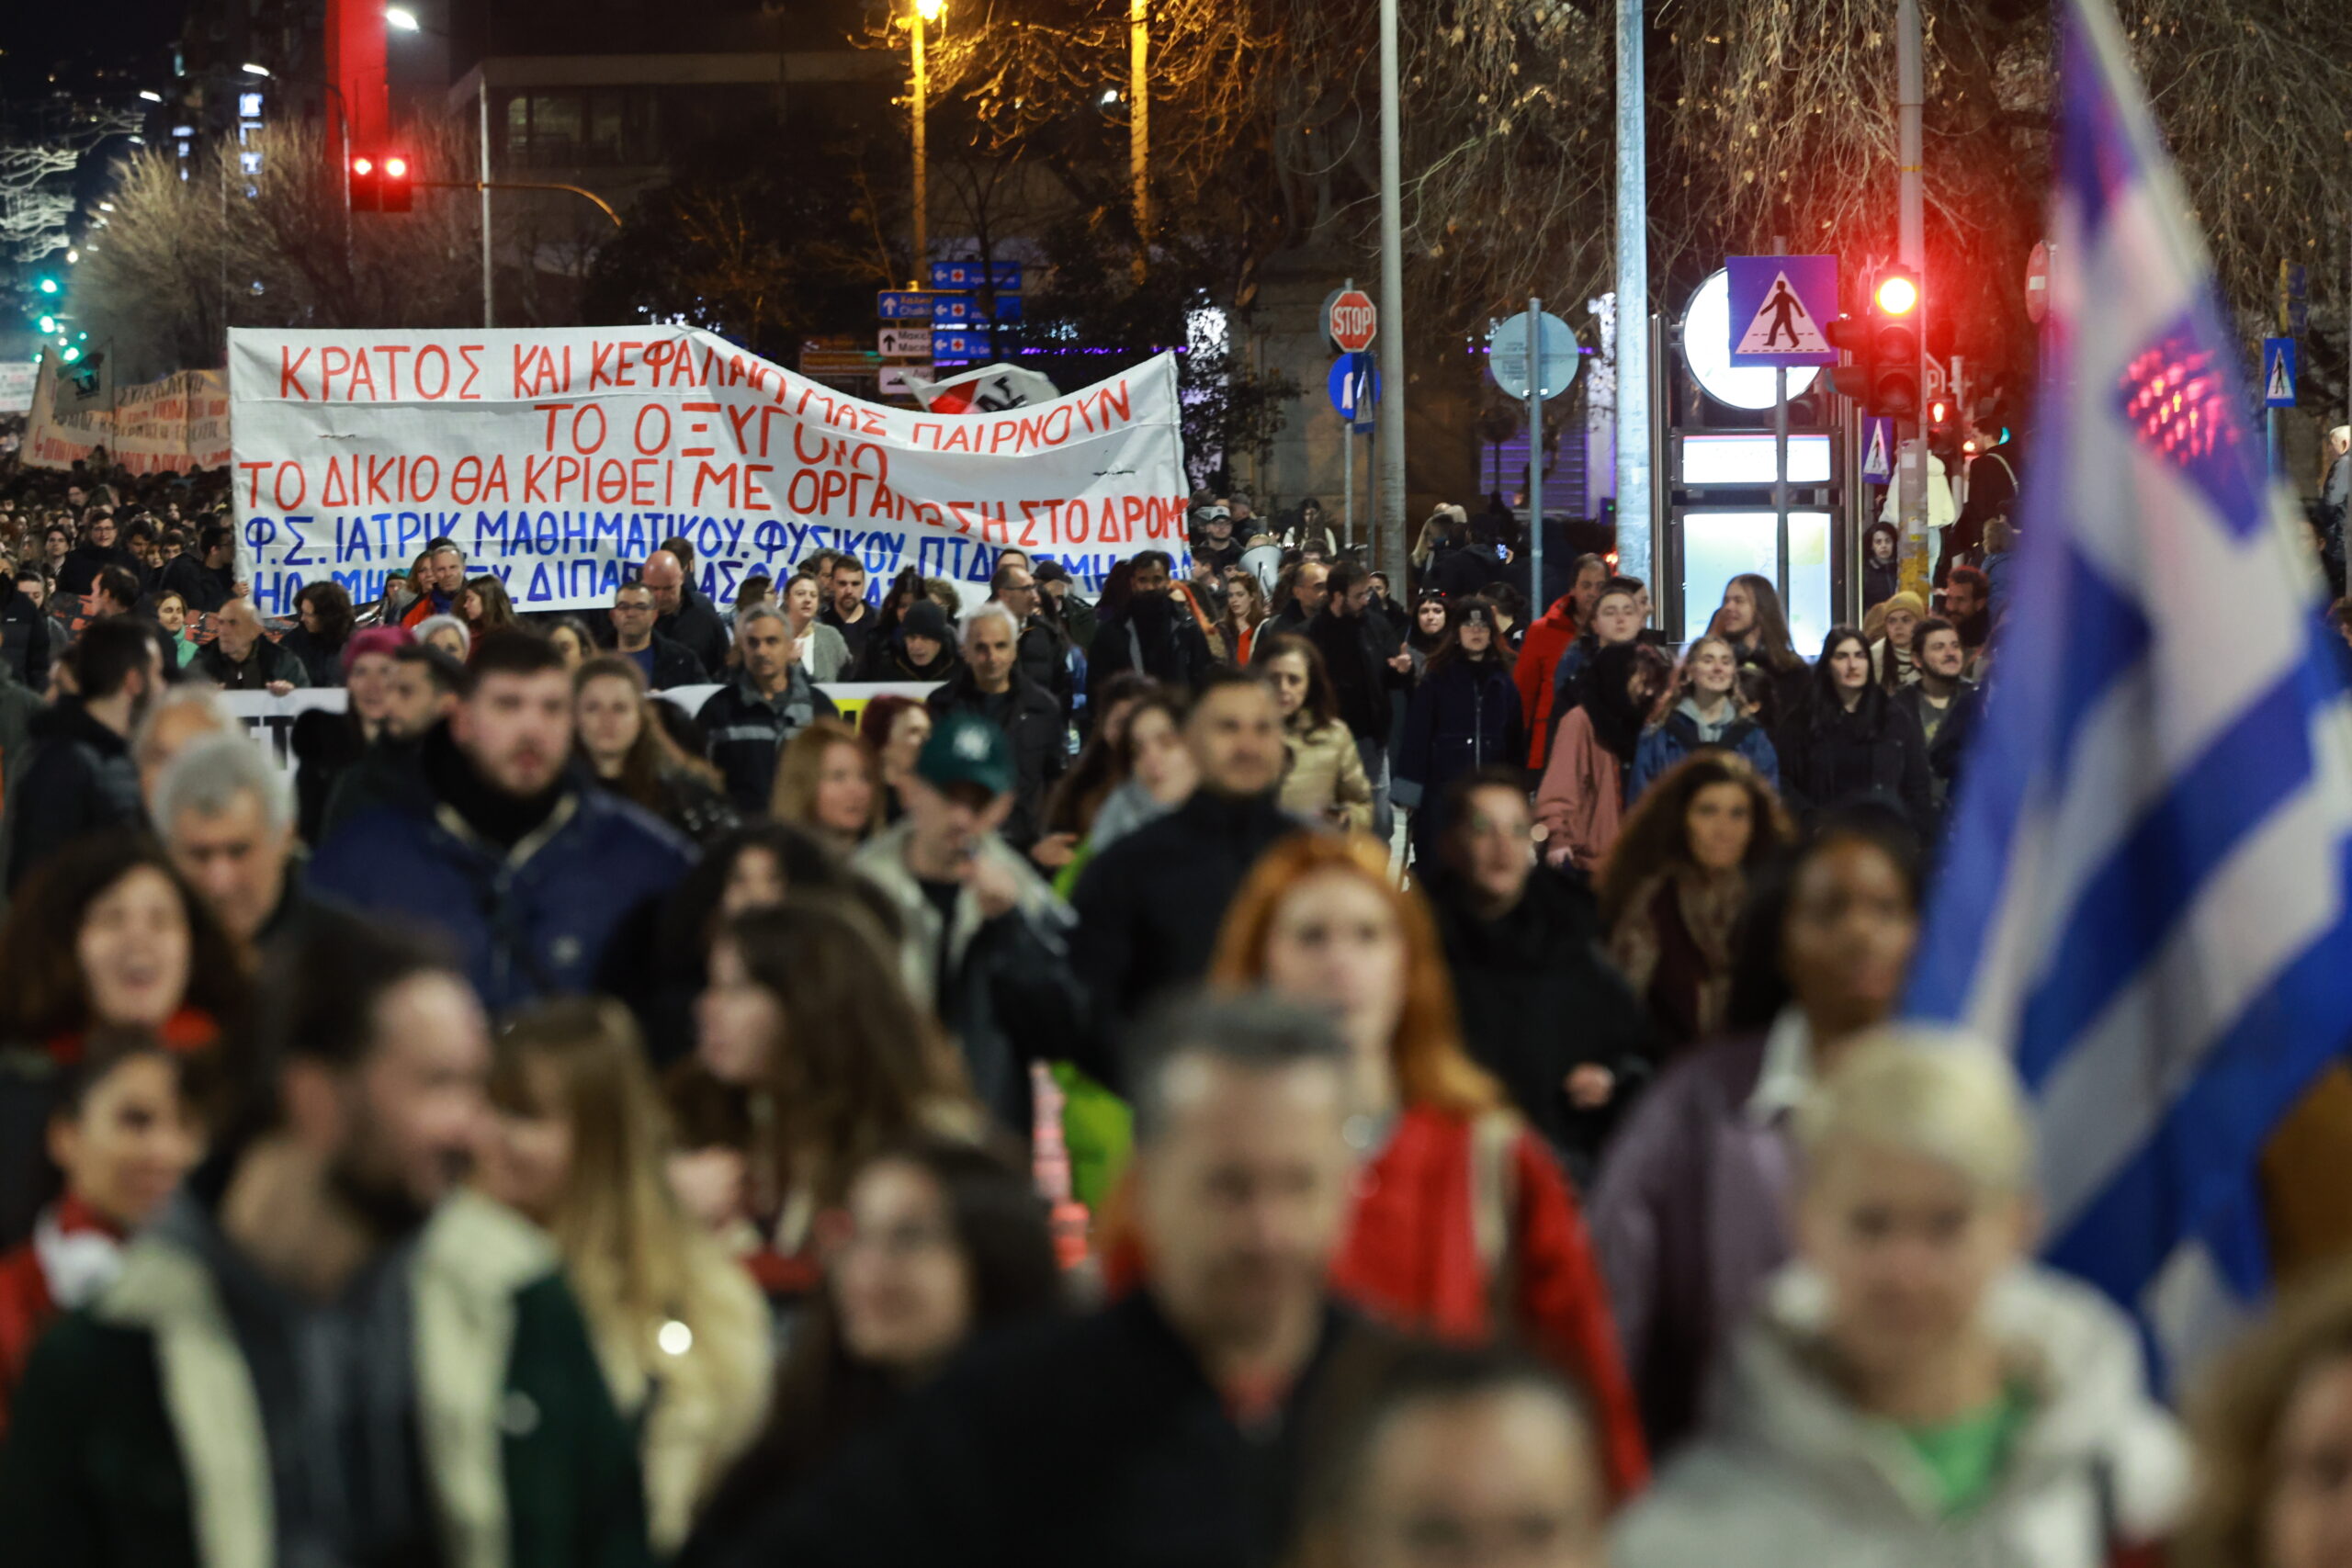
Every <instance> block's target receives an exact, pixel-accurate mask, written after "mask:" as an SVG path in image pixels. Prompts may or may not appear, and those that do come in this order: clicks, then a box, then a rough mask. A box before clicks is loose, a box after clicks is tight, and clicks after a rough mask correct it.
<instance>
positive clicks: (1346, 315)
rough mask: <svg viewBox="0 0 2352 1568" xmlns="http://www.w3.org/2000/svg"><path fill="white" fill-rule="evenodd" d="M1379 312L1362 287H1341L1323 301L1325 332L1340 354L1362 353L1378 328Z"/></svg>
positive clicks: (1369, 344)
mask: <svg viewBox="0 0 2352 1568" xmlns="http://www.w3.org/2000/svg"><path fill="white" fill-rule="evenodd" d="M1379 326H1380V312H1379V311H1378V310H1374V308H1373V303H1372V297H1371V296H1370V295H1368V294H1366V293H1365V292H1364V291H1363V289H1361V288H1342V289H1340V291H1339V292H1338V293H1336V294H1334V295H1332V296H1331V298H1330V299H1327V300H1325V301H1324V302H1323V332H1324V335H1326V336H1327V337H1329V339H1330V340H1331V346H1332V347H1333V348H1336V349H1338V350H1339V351H1340V353H1341V354H1362V353H1363V351H1364V350H1365V349H1367V348H1370V347H1371V346H1372V338H1373V333H1374V332H1376V331H1378V330H1379Z"/></svg>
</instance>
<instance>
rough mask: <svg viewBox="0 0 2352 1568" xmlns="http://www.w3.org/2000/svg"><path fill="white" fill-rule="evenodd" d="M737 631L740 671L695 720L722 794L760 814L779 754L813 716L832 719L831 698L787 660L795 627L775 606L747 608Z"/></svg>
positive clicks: (764, 809)
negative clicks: (723, 790) (724, 790)
mask: <svg viewBox="0 0 2352 1568" xmlns="http://www.w3.org/2000/svg"><path fill="white" fill-rule="evenodd" d="M735 635H736V637H737V638H738V640H739V641H740V642H741V645H742V649H743V672H742V674H741V675H740V676H739V677H737V679H736V681H735V683H734V684H733V685H731V686H721V687H720V688H719V689H718V691H716V692H713V693H712V694H710V700H709V701H707V702H706V703H704V704H703V705H702V711H701V712H700V713H699V714H697V715H695V717H696V718H697V719H698V720H699V721H700V722H701V724H702V731H703V740H704V744H705V746H706V747H707V749H708V750H707V756H708V757H709V759H710V763H711V766H713V767H715V768H717V769H718V771H719V773H721V774H722V775H724V776H725V778H726V780H727V798H728V799H729V800H731V801H733V802H734V803H735V805H736V807H737V808H738V809H739V810H741V811H744V812H748V813H750V814H751V815H752V816H756V817H764V816H766V815H767V810H768V796H769V795H770V794H771V793H772V792H773V791H774V790H775V764H776V754H777V753H778V752H779V751H781V750H783V749H784V743H785V742H786V741H787V740H789V739H792V738H793V737H794V736H796V735H797V734H799V733H800V732H801V731H802V730H803V729H806V728H808V727H809V720H810V719H812V718H815V717H817V716H820V715H824V716H831V714H832V713H833V712H834V708H833V699H832V698H831V697H829V696H827V695H825V694H824V693H822V692H820V691H819V690H817V685H816V682H813V681H811V680H809V671H808V670H807V668H806V667H804V666H803V665H802V664H801V663H800V661H799V660H797V659H795V658H793V657H792V625H791V623H790V622H788V621H786V619H785V618H784V612H783V611H781V610H779V609H777V608H776V607H775V605H773V604H754V605H752V607H751V608H750V609H748V610H746V611H744V612H743V613H742V615H739V616H737V617H736V622H735Z"/></svg>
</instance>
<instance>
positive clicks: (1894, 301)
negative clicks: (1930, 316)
mask: <svg viewBox="0 0 2352 1568" xmlns="http://www.w3.org/2000/svg"><path fill="white" fill-rule="evenodd" d="M1877 299H1878V308H1879V313H1880V314H1882V315H1887V316H1907V315H1909V314H1910V313H1911V312H1912V311H1913V310H1916V309H1917V308H1918V304H1919V286H1918V284H1917V283H1916V282H1914V281H1913V280H1912V278H1911V276H1910V275H1909V274H1907V273H1901V272H1893V273H1889V274H1887V275H1886V276H1884V277H1883V278H1881V279H1879V285H1878V295H1877Z"/></svg>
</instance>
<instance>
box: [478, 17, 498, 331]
mask: <svg viewBox="0 0 2352 1568" xmlns="http://www.w3.org/2000/svg"><path fill="white" fill-rule="evenodd" d="M495 276H496V274H495V273H494V272H493V271H492V263H491V254H490V62H489V61H487V60H485V61H483V62H481V324H482V327H483V329H484V330H485V331H487V330H488V329H489V328H490V326H491V325H492V322H493V321H494V320H495V319H496V318H495V317H494V316H493V314H492V308H491V301H492V296H493V292H494V290H493V288H492V282H493V279H494V278H495Z"/></svg>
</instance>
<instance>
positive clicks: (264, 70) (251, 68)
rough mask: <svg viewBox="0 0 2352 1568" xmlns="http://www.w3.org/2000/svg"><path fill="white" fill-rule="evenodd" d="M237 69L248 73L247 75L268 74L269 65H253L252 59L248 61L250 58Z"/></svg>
mask: <svg viewBox="0 0 2352 1568" xmlns="http://www.w3.org/2000/svg"><path fill="white" fill-rule="evenodd" d="M237 69H239V70H240V71H243V73H245V74H246V75H248V76H266V75H268V74H269V67H268V66H266V65H255V64H254V62H252V61H250V60H248V61H246V62H244V63H243V65H241V66H239V67H238V68H237Z"/></svg>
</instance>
